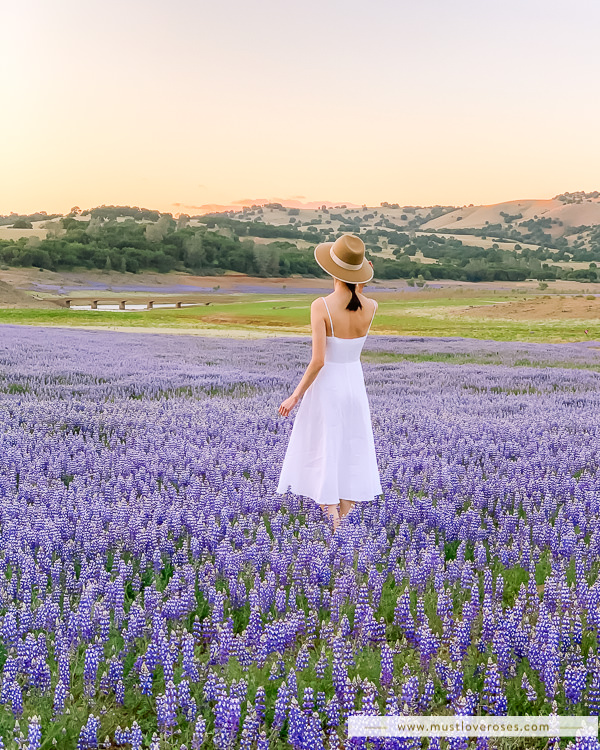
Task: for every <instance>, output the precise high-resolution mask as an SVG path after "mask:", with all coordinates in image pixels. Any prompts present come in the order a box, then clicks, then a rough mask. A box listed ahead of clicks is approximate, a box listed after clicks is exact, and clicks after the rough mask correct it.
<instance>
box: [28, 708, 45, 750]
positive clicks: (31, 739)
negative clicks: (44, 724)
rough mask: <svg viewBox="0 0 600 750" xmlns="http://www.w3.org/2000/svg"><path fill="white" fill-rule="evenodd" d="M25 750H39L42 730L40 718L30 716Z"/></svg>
mask: <svg viewBox="0 0 600 750" xmlns="http://www.w3.org/2000/svg"><path fill="white" fill-rule="evenodd" d="M27 740H28V743H27V750H40V748H41V746H42V728H41V726H40V717H39V716H32V717H31V721H30V722H29V724H28V729H27Z"/></svg>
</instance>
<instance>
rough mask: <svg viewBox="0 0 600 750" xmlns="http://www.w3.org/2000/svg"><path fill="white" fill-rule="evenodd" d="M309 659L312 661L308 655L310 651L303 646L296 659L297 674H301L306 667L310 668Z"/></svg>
mask: <svg viewBox="0 0 600 750" xmlns="http://www.w3.org/2000/svg"><path fill="white" fill-rule="evenodd" d="M309 659H310V656H309V653H308V649H307V648H306V646H305V645H303V646H302V647H301V648H300V651H299V652H298V656H297V657H296V666H295V670H296V672H301V671H302V670H303V669H306V667H308V664H309Z"/></svg>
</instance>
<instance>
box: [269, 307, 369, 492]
mask: <svg viewBox="0 0 600 750" xmlns="http://www.w3.org/2000/svg"><path fill="white" fill-rule="evenodd" d="M321 299H322V300H323V302H325V307H326V308H327V314H328V315H329V322H330V323H331V333H332V335H331V336H327V337H326V345H325V364H324V366H323V367H322V368H321V370H319V373H318V375H317V377H316V378H315V379H314V380H313V382H312V383H311V384H310V386H309V387H308V388H307V389H306V391H305V392H304V395H303V397H302V400H301V401H300V404H299V405H298V411H297V412H296V418H295V421H294V425H293V427H292V432H291V435H290V440H289V443H288V447H287V451H286V454H285V457H284V460H283V465H282V469H281V475H280V477H279V483H278V485H277V492H278V493H280V494H282V493H285V492H287V491H288V489H291V491H292V492H294V493H295V494H297V495H304V496H305V497H309V498H311V499H313V500H314V501H315V502H317V503H318V504H319V505H337V504H338V503H339V501H340V499H344V500H350V501H353V502H364V501H368V500H372V499H373V498H374V496H375V495H381V494H382V493H383V490H382V488H381V481H380V478H379V471H378V468H377V456H376V454H375V441H374V437H373V427H372V424H371V411H370V409H369V401H368V399H367V391H366V388H365V379H364V374H363V369H362V364H361V361H360V354H361V351H362V348H363V346H364V343H365V341H366V339H367V335H368V333H369V330H370V329H371V324H372V323H373V318H374V317H375V310H376V309H377V308H376V307H375V305H374V308H375V309H374V310H373V315H372V316H371V323H369V328H368V330H367V333H366V334H365V335H364V336H360V337H358V338H353V339H340V338H337V337H336V336H334V335H333V321H332V320H331V313H330V312H329V307H327V301H326V300H325V298H324V297H322V298H321Z"/></svg>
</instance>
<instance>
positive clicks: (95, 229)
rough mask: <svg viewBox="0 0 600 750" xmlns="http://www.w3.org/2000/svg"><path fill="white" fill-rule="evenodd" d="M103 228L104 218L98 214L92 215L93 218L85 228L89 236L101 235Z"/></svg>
mask: <svg viewBox="0 0 600 750" xmlns="http://www.w3.org/2000/svg"><path fill="white" fill-rule="evenodd" d="M101 228H102V219H100V217H98V216H92V218H91V219H90V220H89V222H88V225H87V227H86V228H85V233H86V234H87V235H88V237H98V236H99V235H100V230H101Z"/></svg>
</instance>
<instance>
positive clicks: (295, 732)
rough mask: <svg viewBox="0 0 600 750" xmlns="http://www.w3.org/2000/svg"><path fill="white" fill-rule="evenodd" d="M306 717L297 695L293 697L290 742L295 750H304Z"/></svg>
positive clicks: (290, 713)
mask: <svg viewBox="0 0 600 750" xmlns="http://www.w3.org/2000/svg"><path fill="white" fill-rule="evenodd" d="M305 724H306V722H305V718H304V716H303V714H302V711H301V710H300V706H299V705H298V701H297V700H296V696H293V697H292V700H291V702H290V708H289V712H288V734H287V738H288V742H289V743H290V745H291V746H292V747H293V748H294V750H302V748H303V745H304V732H305Z"/></svg>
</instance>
